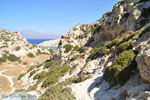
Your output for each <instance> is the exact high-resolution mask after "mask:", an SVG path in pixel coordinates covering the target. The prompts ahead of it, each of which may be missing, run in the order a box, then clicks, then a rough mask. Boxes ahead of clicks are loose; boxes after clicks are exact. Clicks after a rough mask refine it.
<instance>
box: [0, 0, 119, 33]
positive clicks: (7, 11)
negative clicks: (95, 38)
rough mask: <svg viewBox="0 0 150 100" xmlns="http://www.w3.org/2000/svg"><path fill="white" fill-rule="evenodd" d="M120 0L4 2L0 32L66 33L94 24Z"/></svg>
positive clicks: (2, 2) (0, 18) (2, 4)
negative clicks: (75, 28) (76, 27)
mask: <svg viewBox="0 0 150 100" xmlns="http://www.w3.org/2000/svg"><path fill="white" fill-rule="evenodd" d="M118 1H119V0H1V2H0V29H8V30H13V31H22V30H34V31H44V32H50V33H64V32H66V31H68V29H70V28H71V27H72V26H74V25H76V24H77V23H83V24H87V23H91V22H93V21H95V20H97V19H99V18H100V17H101V16H102V14H104V13H105V12H107V11H110V10H111V9H112V7H113V5H114V4H115V3H117V2H118Z"/></svg>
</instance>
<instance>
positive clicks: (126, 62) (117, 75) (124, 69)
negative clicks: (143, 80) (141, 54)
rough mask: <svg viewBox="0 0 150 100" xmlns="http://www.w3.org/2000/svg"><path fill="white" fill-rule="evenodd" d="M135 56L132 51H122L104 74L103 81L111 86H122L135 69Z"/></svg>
mask: <svg viewBox="0 0 150 100" xmlns="http://www.w3.org/2000/svg"><path fill="white" fill-rule="evenodd" d="M135 57H136V54H135V52H134V51H133V50H128V51H124V52H122V53H120V54H119V56H118V57H117V59H116V60H115V62H114V64H113V65H112V66H110V67H108V68H107V69H106V71H105V73H104V79H105V80H106V81H108V82H111V83H113V84H115V85H116V84H121V85H123V84H124V83H125V82H126V81H127V80H128V79H130V77H131V76H132V71H133V70H135V68H136V66H137V65H136V62H135Z"/></svg>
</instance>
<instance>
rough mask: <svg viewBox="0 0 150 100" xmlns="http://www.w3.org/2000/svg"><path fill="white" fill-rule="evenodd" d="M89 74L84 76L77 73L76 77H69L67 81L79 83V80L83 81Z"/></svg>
mask: <svg viewBox="0 0 150 100" xmlns="http://www.w3.org/2000/svg"><path fill="white" fill-rule="evenodd" d="M88 78H89V76H86V75H79V76H78V77H76V78H73V79H70V80H69V81H70V82H71V83H80V82H83V81H85V80H86V79H88Z"/></svg>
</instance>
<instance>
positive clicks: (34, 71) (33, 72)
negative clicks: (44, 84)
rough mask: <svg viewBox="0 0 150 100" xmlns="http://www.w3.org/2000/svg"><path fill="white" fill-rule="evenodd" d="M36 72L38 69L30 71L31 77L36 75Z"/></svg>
mask: <svg viewBox="0 0 150 100" xmlns="http://www.w3.org/2000/svg"><path fill="white" fill-rule="evenodd" d="M36 72H37V71H36V70H33V71H32V72H30V75H29V77H31V76H32V75H34V74H35V73H36Z"/></svg>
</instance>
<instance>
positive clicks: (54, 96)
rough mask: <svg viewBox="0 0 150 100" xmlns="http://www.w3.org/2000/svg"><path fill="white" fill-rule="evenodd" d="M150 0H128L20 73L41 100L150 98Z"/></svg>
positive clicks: (25, 86) (71, 32)
mask: <svg viewBox="0 0 150 100" xmlns="http://www.w3.org/2000/svg"><path fill="white" fill-rule="evenodd" d="M149 12H150V1H149V0H122V1H120V2H118V3H117V4H116V5H115V6H114V7H113V9H112V11H111V12H108V13H106V14H104V15H103V17H102V19H99V20H97V21H96V22H93V23H91V24H87V25H83V24H77V25H76V26H75V27H73V28H71V29H70V30H69V31H68V32H67V33H66V34H64V35H63V36H62V37H61V40H60V42H59V46H58V49H57V51H56V52H55V53H54V54H53V57H52V58H51V59H50V60H48V61H46V62H44V63H42V64H40V65H38V66H33V67H32V68H30V69H29V70H28V71H27V72H26V73H24V74H23V75H20V77H19V80H20V81H23V82H24V83H23V85H22V89H21V90H17V91H26V92H29V91H30V92H32V93H36V94H37V95H38V97H39V100H49V99H50V100H149V99H150V84H149V82H150V73H149V71H150V13H149Z"/></svg>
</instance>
